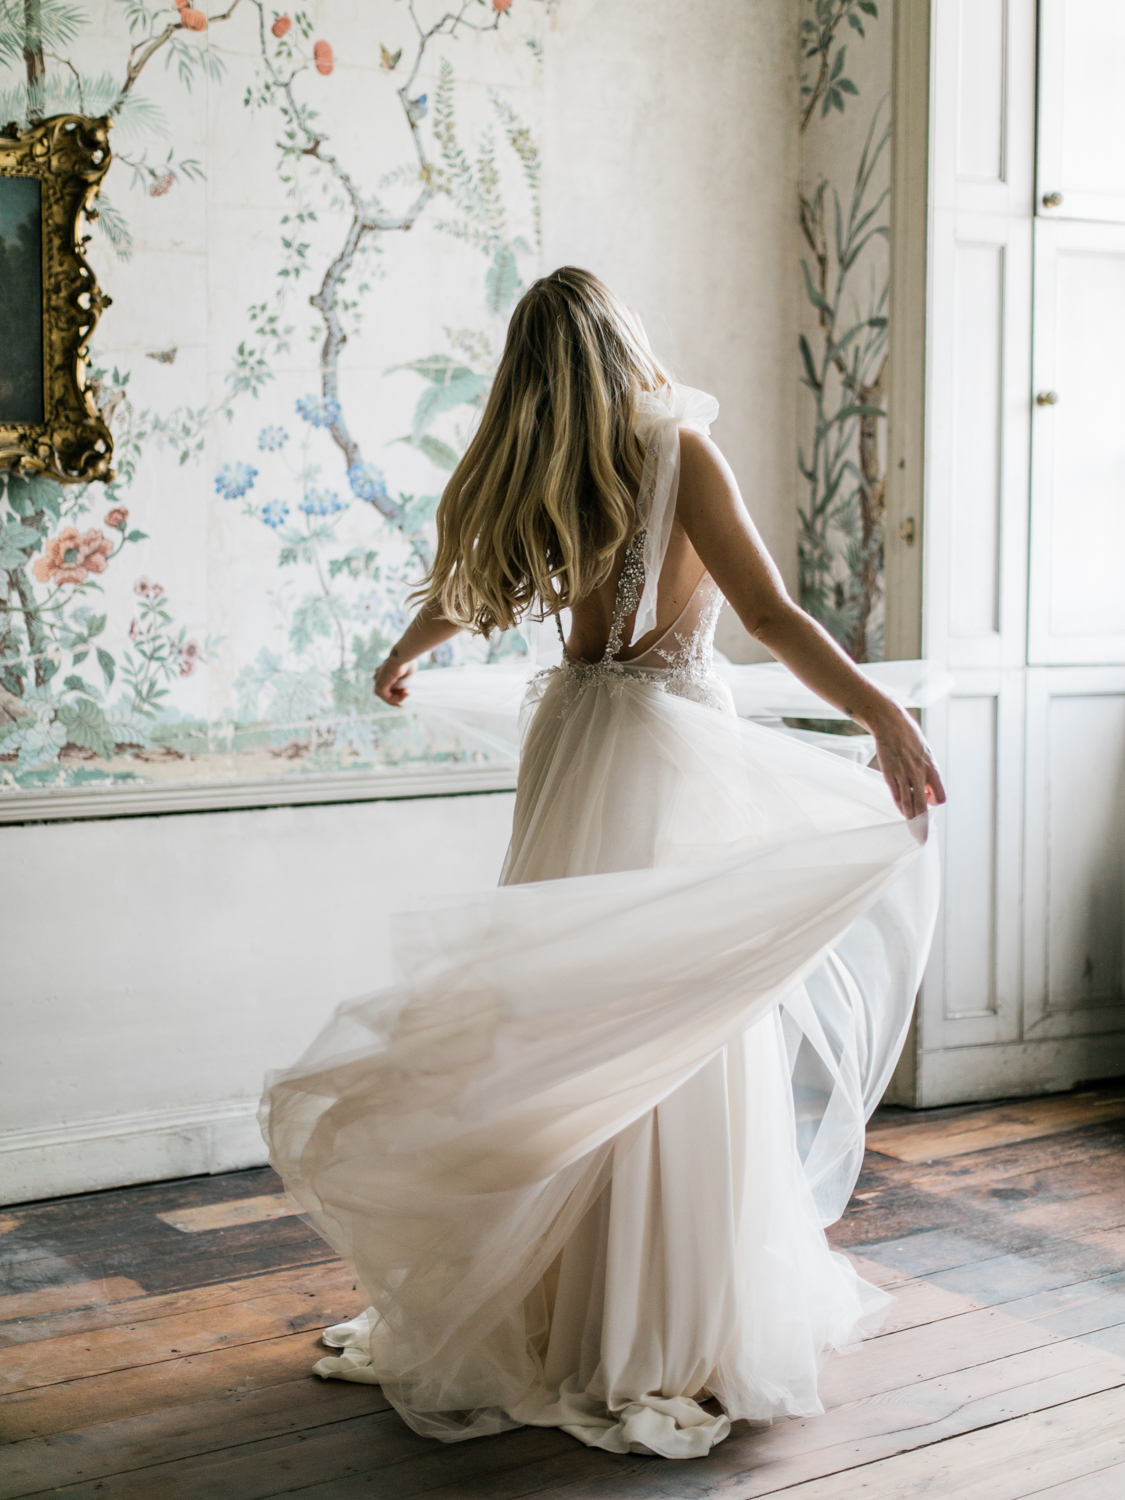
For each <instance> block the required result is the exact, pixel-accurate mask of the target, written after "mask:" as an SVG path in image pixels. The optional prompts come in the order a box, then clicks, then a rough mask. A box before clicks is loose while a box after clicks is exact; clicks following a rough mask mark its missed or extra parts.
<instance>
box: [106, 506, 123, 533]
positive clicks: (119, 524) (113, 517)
mask: <svg viewBox="0 0 1125 1500" xmlns="http://www.w3.org/2000/svg"><path fill="white" fill-rule="evenodd" d="M128 519H129V512H128V511H127V510H126V509H125V507H124V506H123V505H115V506H114V507H113V509H112V510H110V511H107V512H106V518H105V524H106V525H107V526H113V527H114V528H115V529H116V530H118V531H123V530H124V529H125V522H126V521H127V520H128Z"/></svg>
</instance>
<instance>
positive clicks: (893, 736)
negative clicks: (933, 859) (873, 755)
mask: <svg viewBox="0 0 1125 1500" xmlns="http://www.w3.org/2000/svg"><path fill="white" fill-rule="evenodd" d="M884 703H885V705H886V706H885V708H884V709H883V711H882V712H880V713H879V714H878V716H876V715H871V716H870V719H869V723H868V727H869V728H870V730H871V733H872V734H873V735H874V736H875V744H876V746H877V747H878V751H879V768H880V770H881V771H882V773H883V775H884V776H885V777H886V780H887V785H888V786H889V787H890V789H891V795H892V796H893V797H894V799H895V804H896V806H897V807H898V810H899V812H900V813H902V815H903V817H904V818H917V817H918V816H919V815H920V814H921V813H923V812H925V810H926V804H927V803H931V804H932V805H933V806H935V807H936V806H937V805H938V804H939V803H942V802H944V801H945V788H944V787H943V786H942V784H941V777H940V776H939V775H938V769H937V766H935V765H934V760H933V756H932V755H931V754H930V747H929V746H928V745H927V744H926V742H925V740H924V739H923V738H922V735H921V732H920V731H919V729H918V726H917V725H916V724H915V722H914V720H913V719H912V718H911V717H910V715H909V714H908V713H905V712H904V711H903V710H902V709H901V708H899V707H898V706H897V705H896V704H894V703H892V702H891V701H890V700H889V699H884ZM870 720H874V722H870Z"/></svg>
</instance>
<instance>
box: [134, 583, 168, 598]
mask: <svg viewBox="0 0 1125 1500" xmlns="http://www.w3.org/2000/svg"><path fill="white" fill-rule="evenodd" d="M163 592H164V585H163V584H160V583H152V582H151V581H150V580H149V579H147V578H138V579H137V581H136V583H135V584H134V585H133V593H134V594H139V595H140V596H141V598H142V599H159V598H160V596H161V594H162V593H163Z"/></svg>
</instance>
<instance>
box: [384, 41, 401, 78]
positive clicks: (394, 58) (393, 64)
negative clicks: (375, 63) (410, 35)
mask: <svg viewBox="0 0 1125 1500" xmlns="http://www.w3.org/2000/svg"><path fill="white" fill-rule="evenodd" d="M401 57H402V48H401V47H400V48H399V49H398V51H397V52H388V51H387V49H386V47H384V46H383V44H382V42H380V43H379V66H380V67H381V68H382V70H383V72H384V73H393V72H394V70H395V69H396V68H397V67H398V64H399V59H400V58H401Z"/></svg>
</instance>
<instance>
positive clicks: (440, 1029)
mask: <svg viewBox="0 0 1125 1500" xmlns="http://www.w3.org/2000/svg"><path fill="white" fill-rule="evenodd" d="M717 410H718V407H717V404H716V403H715V401H713V400H712V399H711V398H710V397H708V396H704V395H702V394H701V393H699V392H697V391H692V390H688V389H685V388H682V387H678V386H675V385H673V384H672V383H671V381H670V379H669V377H668V375H667V373H666V372H665V371H664V369H663V368H662V367H661V365H660V364H659V363H658V361H657V359H656V357H655V356H654V354H653V352H652V350H651V349H650V347H649V345H648V342H647V339H646V337H645V335H644V332H643V330H642V329H641V327H640V325H639V323H638V321H637V319H636V318H635V317H634V316H633V315H632V313H631V312H630V310H629V309H627V308H626V307H624V305H623V304H622V303H621V302H620V301H619V300H618V299H617V298H616V297H615V296H614V295H613V293H612V292H611V291H610V290H609V289H608V288H607V287H605V286H604V285H603V284H602V283H601V282H600V281H599V280H598V279H597V278H596V277H594V276H592V275H591V274H590V273H588V272H586V271H580V270H575V269H572V268H564V269H562V270H559V271H556V272H554V273H553V274H552V275H550V276H547V277H545V278H544V279H543V280H541V281H538V282H537V283H536V284H535V285H534V286H533V287H532V288H531V289H530V290H529V291H528V292H527V293H526V295H525V296H524V297H523V299H522V301H521V302H520V303H519V305H518V307H517V308H516V310H515V313H514V315H513V317H512V321H511V326H510V329H509V332H508V337H507V343H506V346H505V349H504V354H503V357H502V359H501V361H500V365H499V369H498V371H497V374H496V380H495V383H494V385H493V387H492V391H491V394H490V396H489V399H488V403H487V405H486V407H485V410H484V413H483V417H482V420H481V423H480V427H479V430H478V432H477V433H476V436H475V437H474V438H473V440H472V442H471V443H470V445H469V448H468V451H467V452H466V454H465V456H464V458H463V459H462V461H461V463H460V464H459V466H458V467H457V469H456V470H455V472H454V474H453V476H452V478H451V479H450V482H449V485H448V487H447V488H446V491H445V494H444V496H443V499H442V502H441V508H440V510H439V512H438V548H437V556H436V561H435V563H434V566H433V569H432V571H431V573H430V575H429V577H428V579H427V581H426V583H425V585H424V586H423V587H424V602H423V605H422V608H421V610H420V611H419V613H418V615H417V616H416V618H415V619H414V621H413V623H412V624H411V625H410V626H409V627H408V629H407V630H406V631H405V633H404V634H403V636H402V638H401V640H400V641H399V642H398V644H397V645H396V646H395V647H394V649H393V650H392V651H391V653H390V656H389V657H388V658H387V660H386V661H385V662H384V663H383V665H382V666H381V667H380V669H379V671H378V673H377V675H376V678H375V690H376V692H377V693H378V694H379V696H380V697H381V698H383V699H385V700H386V701H387V702H388V703H391V704H402V703H403V702H404V701H405V700H406V698H407V696H408V693H409V691H410V675H411V673H412V672H413V670H414V663H415V662H416V661H417V660H418V658H419V657H421V656H423V655H425V653H427V652H429V651H432V650H433V649H434V647H436V646H438V645H439V644H440V643H441V642H443V641H446V640H448V639H449V638H450V637H451V636H453V635H454V634H455V633H456V632H457V631H458V630H462V629H468V630H473V631H478V632H485V633H487V632H491V631H494V630H503V629H507V628H509V627H511V626H512V625H514V624H515V623H516V622H517V621H518V620H519V619H520V618H521V617H522V616H524V615H526V614H533V615H535V614H539V615H553V616H554V617H555V619H556V621H558V620H559V617H560V612H561V611H562V610H563V609H568V610H569V611H570V617H571V622H572V623H571V629H570V634H569V636H568V637H567V638H566V640H565V642H564V648H565V649H564V658H563V662H562V665H561V666H560V667H558V668H556V669H554V670H551V671H547V672H544V673H542V674H540V676H539V677H538V678H536V679H535V680H534V681H533V683H532V685H531V689H530V692H529V695H528V701H527V703H526V704H525V710H524V714H525V720H524V725H523V733H522V749H521V760H520V773H519V785H518V790H517V793H516V807H515V817H514V826H513V830H512V840H511V845H510V847H509V850H508V855H507V860H506V862H505V865H504V871H503V875H502V877H501V886H500V888H499V889H498V890H496V891H490V892H486V893H483V894H480V895H476V896H471V897H466V898H462V899H460V900H458V901H448V902H434V903H432V904H431V905H430V906H428V907H426V908H425V909H423V910H420V911H415V912H413V913H411V914H409V915H408V916H404V917H399V918H396V922H395V932H396V943H395V957H396V961H397V965H398V969H399V972H400V975H401V978H400V981H399V982H398V983H397V984H396V985H395V986H394V987H392V988H390V989H387V990H383V991H381V992H379V993H377V994H374V995H369V996H366V997H364V998H362V999H360V1000H358V1001H354V1002H351V1003H349V1004H347V1005H345V1006H343V1007H341V1008H340V1010H339V1011H338V1012H337V1014H336V1016H335V1018H334V1019H333V1021H332V1022H331V1023H330V1024H329V1026H328V1027H327V1028H326V1030H325V1031H324V1032H323V1033H322V1035H321V1036H320V1037H319V1038H318V1040H317V1041H316V1042H315V1043H314V1045H313V1046H312V1048H311V1049H310V1050H309V1052H308V1053H307V1054H306V1055H305V1056H304V1057H303V1058H302V1059H301V1060H300V1062H299V1063H298V1064H297V1065H296V1066H295V1067H293V1068H291V1069H289V1070H288V1071H286V1072H283V1073H279V1074H274V1075H272V1076H271V1077H270V1078H269V1079H268V1080H267V1091H266V1096H265V1099H264V1101H263V1130H264V1131H265V1134H266V1137H267V1140H268V1141H269V1144H270V1148H271V1159H272V1160H273V1162H274V1164H275V1166H276V1167H277V1170H278V1171H279V1172H280V1174H281V1175H282V1177H283V1178H284V1181H285V1185H286V1187H287V1188H288V1190H289V1192H290V1193H291V1194H292V1195H293V1197H294V1198H295V1199H297V1201H298V1202H299V1203H300V1204H301V1206H302V1208H303V1209H304V1210H305V1211H306V1212H307V1213H309V1214H310V1215H311V1216H312V1219H313V1221H314V1222H315V1224H316V1225H317V1227H318V1228H319V1229H320V1231H321V1233H322V1234H323V1235H324V1236H325V1238H326V1239H327V1240H328V1241H329V1242H330V1243H331V1244H332V1245H333V1246H334V1247H335V1248H336V1249H337V1250H338V1251H339V1253H340V1254H341V1255H343V1256H345V1257H346V1258H347V1259H348V1260H349V1261H350V1262H351V1263H352V1264H353V1265H354V1267H355V1270H356V1274H357V1277H358V1282H359V1286H360V1288H361V1289H362V1292H363V1293H364V1295H365V1297H366V1299H367V1300H368V1301H369V1303H370V1306H369V1307H368V1309H367V1311H366V1312H364V1313H362V1314H361V1315H360V1316H359V1317H358V1318H356V1319H355V1320H354V1321H353V1322H351V1323H346V1324H342V1325H340V1326H338V1327H336V1328H333V1329H329V1330H327V1331H326V1333H325V1336H324V1339H325V1343H326V1344H328V1345H329V1346H330V1347H331V1348H332V1349H334V1350H335V1351H337V1352H336V1353H335V1354H333V1355H332V1356H330V1357H328V1358H325V1359H322V1360H321V1361H320V1363H319V1364H318V1365H317V1366H316V1370H317V1371H318V1373H320V1374H321V1375H325V1376H336V1377H341V1378H343V1379H350V1380H365V1381H372V1382H378V1383H380V1384H381V1385H382V1387H383V1390H384V1392H385V1394H386V1396H387V1398H388V1400H389V1401H391V1402H392V1403H393V1405H394V1406H395V1407H396V1408H397V1410H398V1411H399V1412H400V1413H401V1415H402V1416H403V1418H404V1419H405V1420H406V1421H407V1422H408V1423H409V1424H410V1426H411V1427H413V1428H414V1429H415V1430H416V1431H417V1432H420V1433H425V1434H430V1435H432V1436H434V1437H437V1438H440V1439H442V1440H444V1441H447V1442H453V1441H457V1440H459V1439H462V1438H470V1437H475V1436H478V1435H482V1434H486V1433H494V1432H499V1431H502V1430H504V1429H505V1428H510V1427H515V1426H518V1425H520V1424H524V1423H531V1424H536V1425H540V1426H556V1427H561V1428H562V1429H563V1430H564V1431H566V1432H569V1433H572V1434H573V1435H574V1436H575V1437H577V1438H580V1439H581V1440H582V1441H583V1442H585V1443H588V1444H590V1445H593V1446H597V1447H601V1448H604V1449H608V1450H610V1451H612V1452H615V1453H625V1452H634V1453H653V1454H661V1455H663V1456H665V1457H668V1458H691V1457H696V1456H699V1455H702V1454H704V1453H706V1452H707V1451H708V1450H709V1449H710V1448H711V1446H712V1445H713V1444H715V1443H717V1442H719V1441H721V1440H722V1439H723V1438H724V1437H725V1436H726V1435H727V1433H728V1432H729V1430H730V1422H731V1420H732V1419H737V1418H750V1419H754V1420H768V1419H770V1418H771V1417H773V1416H775V1415H781V1414H789V1415H808V1414H811V1413H815V1412H818V1411H820V1410H821V1409H822V1408H821V1406H820V1403H819V1401H818V1398H817V1373H818V1370H819V1368H820V1366H821V1365H822V1363H823V1362H824V1360H825V1358H826V1357H827V1356H828V1354H829V1353H830V1352H831V1351H832V1350H834V1349H844V1348H847V1347H848V1346H849V1345H851V1344H854V1343H855V1342H856V1340H857V1339H858V1338H859V1337H860V1336H861V1335H862V1334H863V1333H865V1332H870V1331H871V1330H872V1329H873V1328H874V1327H875V1326H877V1324H878V1322H879V1321H880V1319H881V1317H882V1316H883V1313H884V1311H885V1307H886V1305H887V1304H888V1303H889V1300H890V1299H889V1298H888V1297H887V1296H886V1295H885V1294H884V1293H881V1292H879V1291H877V1290H876V1289H875V1288H873V1287H871V1286H868V1285H867V1284H866V1283H864V1282H863V1281H861V1280H860V1279H859V1278H858V1277H857V1275H856V1274H855V1272H854V1270H853V1269H852V1267H851V1265H850V1263H849V1262H848V1261H847V1260H846V1259H845V1258H844V1257H843V1256H841V1255H837V1254H834V1253H832V1252H831V1251H830V1250H829V1248H828V1244H827V1241H826V1240H825V1237H824V1230H823V1226H824V1225H825V1224H827V1223H831V1222H832V1221H833V1220H834V1219H835V1218H837V1217H838V1216H839V1214H840V1213H841V1212H842V1211H843V1208H844V1206H845V1204H846V1202H847V1199H848V1196H849V1194H850V1192H851V1189H852V1187H853V1185H854V1182H855V1178H856V1174H857V1173H858V1170H859V1165H860V1162H861V1159H862V1152H863V1130H864V1123H865V1120H866V1117H867V1115H868V1114H869V1113H870V1111H871V1110H872V1109H873V1108H874V1106H875V1104H876V1103H877V1102H878V1100H879V1097H880V1094H881V1093H882V1091H883V1089H884V1088H885V1087H886V1084H887V1081H888V1079H889V1077H890V1073H891V1071H892V1070H893V1067H894V1064H895V1061H896V1059H897V1056H898V1053H899V1050H900V1049H901V1046H902V1041H903V1037H904V1035H905V1030H906V1026H907V1023H908V1020H909V1016H910V1011H911V1007H912V1004H913V999H914V995H915V993H916V990H917V986H918V983H919V981H920V978H921V972H922V966H923V964H924V962H925V958H926V954H927V950H928V947H929V943H930V937H931V933H932V929H933V921H934V914H935V907H936V900H937V882H936V874H935V869H936V862H935V855H934V848H933V841H932V840H931V841H930V842H929V843H927V840H926V832H927V819H928V812H927V804H928V803H939V802H942V801H944V795H945V794H944V792H943V790H942V786H941V780H940V778H939V776H938V772H937V770H936V769H935V766H934V763H933V761H932V759H931V757H930V754H929V751H928V750H927V748H926V745H925V743H924V742H923V740H922V738H921V736H920V735H919V733H918V731H917V729H916V728H915V726H914V723H913V721H912V720H911V719H910V718H909V717H908V716H907V715H906V714H905V713H904V712H903V711H902V710H901V709H900V708H898V707H897V706H896V705H895V704H894V703H892V702H891V701H890V700H889V699H888V698H887V697H885V696H884V695H883V694H881V693H880V692H879V691H878V690H877V689H876V688H874V687H873V686H872V685H871V683H870V682H869V681H868V680H867V679H866V678H865V677H864V676H863V674H862V673H861V672H859V671H858V670H857V669H856V668H855V667H854V666H853V665H852V664H851V662H850V661H849V660H848V658H847V657H845V656H844V655H843V653H842V652H841V651H840V650H839V649H838V648H837V647H836V646H835V644H834V643H833V642H832V640H831V639H830V638H829V637H828V635H827V634H826V633H825V632H824V631H823V630H822V629H821V628H820V627H819V626H818V625H817V624H816V623H815V622H814V621H813V620H812V619H810V618H809V616H808V615H806V614H804V613H803V612H802V611H801V610H800V609H798V608H797V607H796V606H795V605H794V604H793V603H792V602H791V601H790V599H789V598H788V596H787V595H786V592H785V588H784V586H783V584H782V581H781V578H780V575H779V574H778V571H777V569H776V567H775V566H774V564H773V563H772V561H771V560H770V558H769V557H768V555H767V554H766V552H765V550H764V548H763V546H762V543H761V541H760V540H759V538H758V534H757V532H756V531H755V529H754V526H753V523H752V522H751V520H750V518H749V516H748V515H747V513H746V510H745V509H744V507H743V504H742V501H741V498H740V496H739V493H738V489H737V486H736V484H735V481H734V477H733V475H732V473H731V471H730V469H729V468H728V466H727V464H726V462H725V461H724V459H723V457H722V454H721V453H720V452H719V450H718V449H717V448H716V447H715V445H714V444H713V443H712V442H711V441H710V440H709V438H708V436H707V432H708V425H709V423H710V422H711V421H713V420H714V418H715V415H716V413H717ZM724 597H725V598H726V599H728V600H729V601H730V603H731V605H732V606H733V608H734V610H735V611H736V613H737V614H738V616H739V618H740V619H741V620H742V622H743V624H744V625H745V626H746V628H747V629H748V630H749V631H750V632H751V634H753V635H754V636H755V637H756V638H757V639H758V640H759V641H761V642H763V644H764V645H766V646H767V647H768V648H769V650H770V651H771V652H772V653H773V654H774V655H775V656H777V657H779V658H780V659H781V660H782V661H783V662H784V663H786V664H787V666H788V667H789V668H790V669H791V670H792V671H793V672H794V673H796V675H797V676H798V677H799V678H801V679H802V681H803V682H804V683H806V684H807V685H808V686H809V687H810V688H812V689H813V690H814V691H815V692H817V693H818V694H820V695H821V696H822V697H823V698H825V699H827V700H828V702H829V703H831V704H833V705H835V706H836V707H837V708H838V709H842V710H844V711H845V712H846V713H847V714H848V715H850V716H851V717H852V718H854V719H856V720H858V721H859V722H860V723H861V724H863V725H865V726H866V727H867V729H868V730H869V731H870V732H871V734H873V735H874V737H875V739H876V742H877V745H878V753H879V765H880V767H881V771H882V776H881V777H880V775H879V774H878V773H877V772H875V771H869V770H865V769H861V768H859V767H857V766H855V765H853V764H850V763H848V762H846V761H844V760H842V759H841V758H839V757H837V756H834V755H831V754H828V753H826V752H825V751H823V750H821V749H818V748H815V747H813V746H810V745H808V744H804V743H801V742H799V741H797V740H795V739H793V738H790V737H787V736H785V735H783V734H779V733H777V732H776V731H774V730H771V729H769V728H765V727H760V726H757V725H754V724H750V723H747V722H745V721H742V720H740V719H738V718H737V717H736V716H735V713H734V710H733V705H732V702H731V698H730V693H729V689H727V687H726V686H725V684H724V683H723V682H722V681H721V680H720V679H719V678H718V677H717V676H716V675H715V674H714V673H713V671H712V637H713V634H714V628H715V620H716V617H717V614H718V611H719V608H720V605H721V603H722V600H723V598H724ZM559 630H560V634H561V633H562V627H561V624H560V627H559ZM712 1398H713V1399H712Z"/></svg>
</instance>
